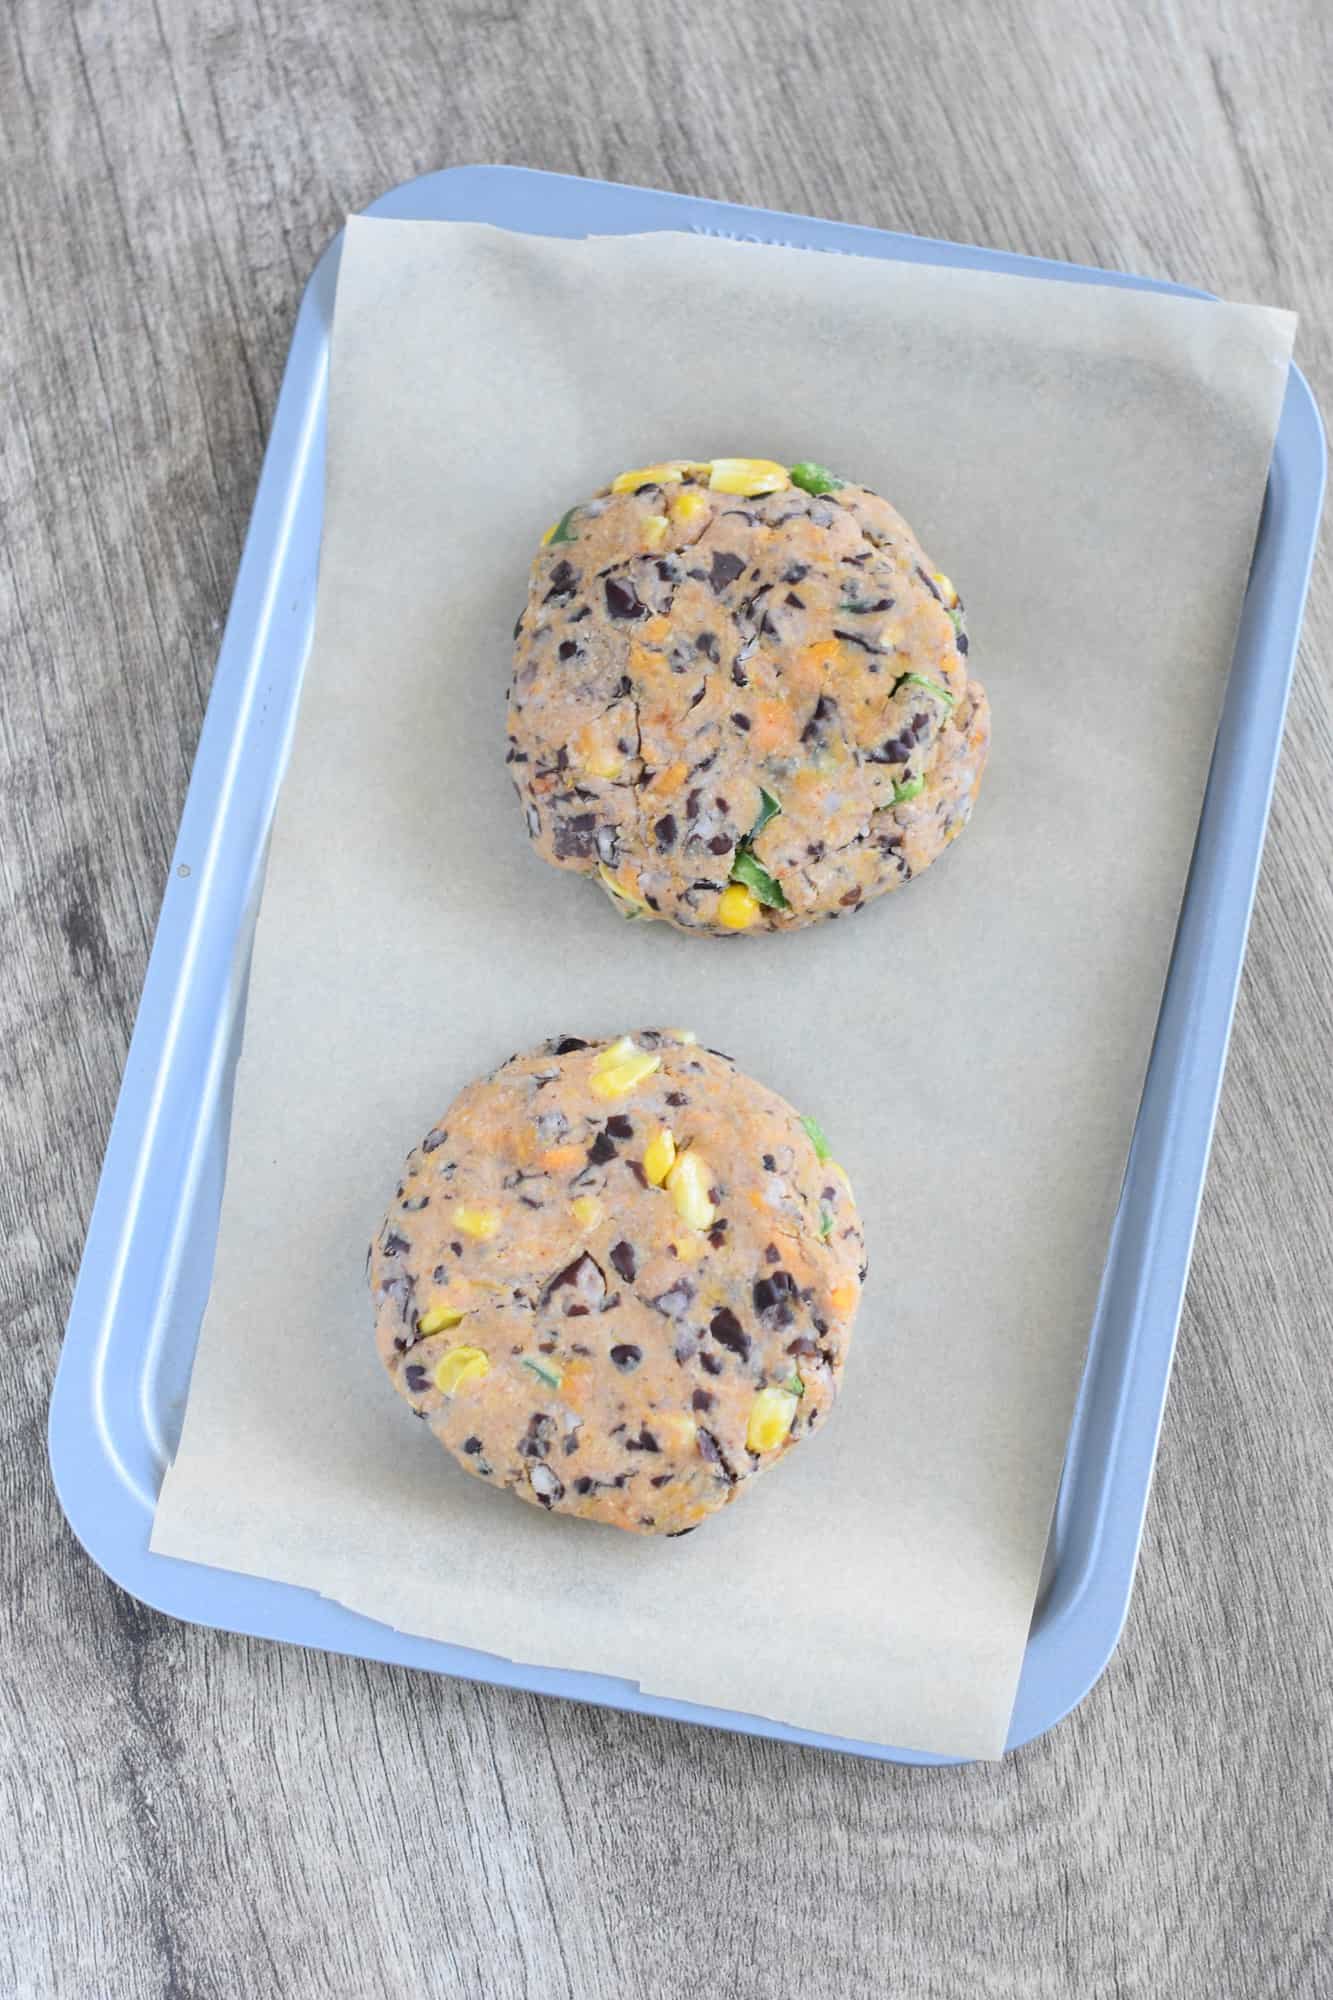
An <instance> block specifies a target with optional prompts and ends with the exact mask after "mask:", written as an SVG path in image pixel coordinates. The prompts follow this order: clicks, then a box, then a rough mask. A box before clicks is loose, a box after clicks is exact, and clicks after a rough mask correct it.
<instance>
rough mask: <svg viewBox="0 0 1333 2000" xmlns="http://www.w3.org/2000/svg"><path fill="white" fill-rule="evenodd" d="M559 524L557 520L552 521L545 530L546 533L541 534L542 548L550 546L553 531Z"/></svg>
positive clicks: (553, 538) (553, 535)
mask: <svg viewBox="0 0 1333 2000" xmlns="http://www.w3.org/2000/svg"><path fill="white" fill-rule="evenodd" d="M559 526H560V523H559V522H558V521H552V523H551V525H550V527H549V528H548V529H547V530H546V533H545V534H544V535H543V536H542V547H543V548H544V549H547V548H549V547H550V546H551V543H552V542H553V541H554V540H555V531H556V529H557V528H558V527H559Z"/></svg>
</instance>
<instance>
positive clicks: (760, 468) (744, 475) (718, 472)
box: [708, 458, 791, 496]
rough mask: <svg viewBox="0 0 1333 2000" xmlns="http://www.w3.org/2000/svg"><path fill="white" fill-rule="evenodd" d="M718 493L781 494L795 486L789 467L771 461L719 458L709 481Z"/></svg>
mask: <svg viewBox="0 0 1333 2000" xmlns="http://www.w3.org/2000/svg"><path fill="white" fill-rule="evenodd" d="M708 484H709V486H710V487H711V488H712V490H713V492H714V493H746V494H750V495H752V496H753V495H754V494H758V493H781V491H782V490H783V488H784V487H785V486H790V485H791V480H790V478H789V477H788V474H787V468H786V466H785V465H778V464H776V463H775V462H774V460H773V459H771V458H715V459H714V460H713V470H712V474H711V476H710V478H709V481H708Z"/></svg>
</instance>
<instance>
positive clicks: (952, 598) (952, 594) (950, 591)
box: [931, 569, 958, 610]
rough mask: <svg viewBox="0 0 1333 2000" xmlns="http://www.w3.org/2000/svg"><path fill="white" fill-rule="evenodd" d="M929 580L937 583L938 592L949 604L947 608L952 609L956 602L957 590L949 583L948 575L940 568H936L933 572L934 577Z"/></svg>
mask: <svg viewBox="0 0 1333 2000" xmlns="http://www.w3.org/2000/svg"><path fill="white" fill-rule="evenodd" d="M931 580H932V582H934V583H937V584H938V585H939V587H940V592H941V595H942V596H943V598H944V601H945V603H946V604H947V605H948V606H949V609H950V610H952V609H953V607H954V605H955V604H957V602H958V592H957V591H956V590H955V589H954V587H953V585H952V583H950V581H949V579H948V577H947V576H946V575H945V574H944V571H943V570H942V569H937V570H936V572H935V574H934V577H933V578H932V579H931Z"/></svg>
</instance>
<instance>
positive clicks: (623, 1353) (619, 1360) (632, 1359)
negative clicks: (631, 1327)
mask: <svg viewBox="0 0 1333 2000" xmlns="http://www.w3.org/2000/svg"><path fill="white" fill-rule="evenodd" d="M642 1360H643V1349H642V1348H641V1347H635V1346H634V1345H633V1344H632V1343H631V1342H629V1341H623V1342H621V1344H620V1345H619V1346H617V1347H613V1348H612V1349H611V1362H612V1365H613V1366H614V1367H616V1368H618V1369H619V1370H620V1372H621V1374H622V1375H629V1374H631V1373H632V1372H633V1370H634V1369H636V1368H637V1367H638V1365H639V1363H640V1362H641V1361H642Z"/></svg>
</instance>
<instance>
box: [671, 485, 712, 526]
mask: <svg viewBox="0 0 1333 2000" xmlns="http://www.w3.org/2000/svg"><path fill="white" fill-rule="evenodd" d="M670 505H671V518H672V520H673V521H674V522H675V524H676V526H677V527H678V528H688V527H689V526H690V525H691V524H692V523H693V522H695V521H697V520H698V519H699V517H700V515H702V514H711V513H712V511H713V510H712V508H711V507H710V506H709V504H708V501H707V499H706V498H705V496H704V495H703V494H702V493H701V492H700V491H699V489H698V487H697V486H689V487H687V488H686V489H685V491H684V492H683V493H673V494H672V496H671V502H670Z"/></svg>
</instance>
